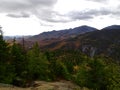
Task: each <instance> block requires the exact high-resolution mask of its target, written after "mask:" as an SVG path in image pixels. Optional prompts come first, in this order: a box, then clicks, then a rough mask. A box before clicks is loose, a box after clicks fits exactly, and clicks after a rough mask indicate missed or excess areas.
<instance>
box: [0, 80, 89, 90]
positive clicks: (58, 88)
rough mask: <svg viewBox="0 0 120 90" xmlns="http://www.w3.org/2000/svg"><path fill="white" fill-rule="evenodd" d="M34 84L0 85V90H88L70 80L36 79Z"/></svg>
mask: <svg viewBox="0 0 120 90" xmlns="http://www.w3.org/2000/svg"><path fill="white" fill-rule="evenodd" d="M35 84H36V86H33V87H29V88H20V87H15V86H0V90H88V89H86V88H83V89H81V88H80V87H79V86H77V85H75V84H73V83H72V82H70V81H59V82H45V81H36V82H35Z"/></svg>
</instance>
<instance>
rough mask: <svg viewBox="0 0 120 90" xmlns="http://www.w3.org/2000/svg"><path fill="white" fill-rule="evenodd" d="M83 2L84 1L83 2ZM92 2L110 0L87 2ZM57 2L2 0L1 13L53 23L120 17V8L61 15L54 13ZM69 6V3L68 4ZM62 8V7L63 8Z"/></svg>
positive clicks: (103, 8)
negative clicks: (106, 16)
mask: <svg viewBox="0 0 120 90" xmlns="http://www.w3.org/2000/svg"><path fill="white" fill-rule="evenodd" d="M81 1H82V0H81ZM86 1H90V2H98V3H101V2H102V3H104V2H106V1H109V0H86ZM56 3H57V0H0V12H1V13H6V14H7V16H9V17H12V18H29V17H30V15H35V16H36V17H38V18H39V19H40V20H43V21H46V22H51V23H56V22H57V23H66V22H71V21H75V20H89V19H93V18H95V17H97V16H103V15H112V16H115V15H120V11H119V10H120V7H117V8H112V6H111V8H112V9H110V7H107V6H105V7H99V9H96V8H94V9H88V10H83V11H81V10H80V11H70V12H69V13H65V14H62V15H61V14H60V13H59V12H57V11H54V10H53V9H54V5H55V4H56ZM68 4H69V2H68ZM61 7H62V6H61Z"/></svg>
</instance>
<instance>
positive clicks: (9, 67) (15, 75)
mask: <svg viewBox="0 0 120 90" xmlns="http://www.w3.org/2000/svg"><path fill="white" fill-rule="evenodd" d="M118 53H119V51H118ZM36 80H44V81H49V82H52V81H59V80H68V81H72V82H74V83H76V84H78V85H79V86H80V87H87V88H89V89H92V90H119V89H120V66H119V63H117V62H115V60H114V59H112V58H109V57H105V56H103V55H97V56H94V57H92V58H91V57H89V56H88V55H86V54H85V53H82V52H81V51H80V50H74V49H71V50H67V49H66V50H63V49H59V50H54V51H49V50H44V51H41V50H40V47H39V45H38V43H35V44H34V45H33V47H32V48H30V49H27V50H26V48H25V47H24V44H23V45H21V44H18V43H16V40H15V39H13V42H12V44H8V43H7V42H5V41H4V40H3V34H2V33H1V35H0V83H7V84H13V85H16V86H20V87H29V86H31V84H32V83H33V82H34V81H36Z"/></svg>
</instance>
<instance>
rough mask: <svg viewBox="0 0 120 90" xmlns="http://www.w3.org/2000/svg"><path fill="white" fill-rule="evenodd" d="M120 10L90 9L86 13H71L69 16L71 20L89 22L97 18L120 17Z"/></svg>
mask: <svg viewBox="0 0 120 90" xmlns="http://www.w3.org/2000/svg"><path fill="white" fill-rule="evenodd" d="M119 9H120V8H118V9H116V10H114V9H112V10H111V9H108V8H100V9H90V10H85V11H71V12H69V13H68V14H67V16H68V17H69V18H71V20H73V21H74V20H88V19H93V18H95V17H97V16H107V15H109V16H113V17H114V16H115V17H116V16H120V11H119Z"/></svg>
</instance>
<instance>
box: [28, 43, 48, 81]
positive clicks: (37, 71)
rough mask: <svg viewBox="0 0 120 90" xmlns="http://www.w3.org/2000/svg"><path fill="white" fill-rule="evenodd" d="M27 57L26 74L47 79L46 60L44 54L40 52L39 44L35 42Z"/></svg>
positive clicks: (33, 77)
mask: <svg viewBox="0 0 120 90" xmlns="http://www.w3.org/2000/svg"><path fill="white" fill-rule="evenodd" d="M27 58H28V75H29V78H30V79H33V80H34V79H40V80H47V79H48V76H47V74H48V73H49V70H48V64H49V63H48V60H47V58H46V56H45V55H44V54H43V53H41V52H40V49H39V46H38V44H37V43H36V44H35V45H34V46H33V48H32V49H31V50H30V51H28V53H27Z"/></svg>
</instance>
